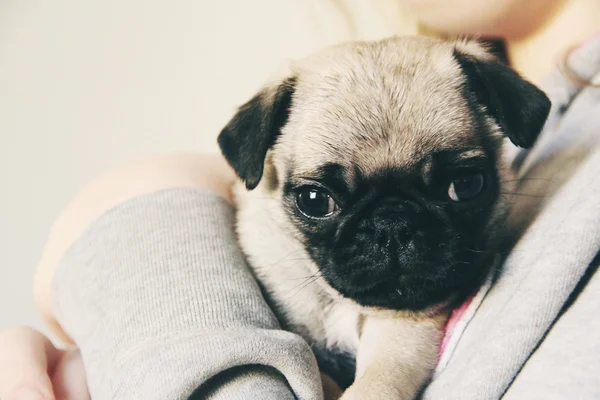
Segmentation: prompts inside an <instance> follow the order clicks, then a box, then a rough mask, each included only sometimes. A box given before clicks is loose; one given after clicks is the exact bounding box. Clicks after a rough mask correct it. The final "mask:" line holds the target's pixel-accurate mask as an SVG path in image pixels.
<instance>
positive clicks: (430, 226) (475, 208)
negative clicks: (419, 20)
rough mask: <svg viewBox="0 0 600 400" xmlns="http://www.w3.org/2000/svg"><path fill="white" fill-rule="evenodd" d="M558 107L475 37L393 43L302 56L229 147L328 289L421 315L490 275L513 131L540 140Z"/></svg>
mask: <svg viewBox="0 0 600 400" xmlns="http://www.w3.org/2000/svg"><path fill="white" fill-rule="evenodd" d="M548 108H549V101H548V99H547V98H546V96H545V95H544V94H543V93H542V92H541V91H539V90H538V89H537V88H535V87H534V86H532V85H530V84H529V83H527V82H525V81H523V80H522V79H521V78H520V77H519V76H517V75H516V74H515V73H514V72H513V71H512V70H510V69H508V68H506V67H504V66H502V65H500V64H499V63H497V62H496V61H495V60H492V59H491V58H490V57H489V56H488V55H487V54H486V53H485V52H484V51H483V50H482V49H481V48H479V47H477V46H476V45H474V44H472V43H443V42H438V41H433V40H431V39H424V38H396V39H389V40H385V41H381V42H363V43H353V44H347V45H342V46H337V47H335V48H331V49H327V50H326V51H324V52H321V53H319V54H316V55H314V56H312V57H309V58H307V59H305V60H301V61H299V62H297V63H295V64H294V65H293V66H292V71H291V72H290V74H289V77H288V78H287V79H286V80H285V81H284V82H282V83H281V84H278V85H273V86H269V87H267V88H266V89H265V90H263V92H261V93H259V94H258V95H257V96H256V97H255V98H254V99H253V100H251V101H250V102H248V103H247V104H245V105H244V106H242V107H241V108H240V111H239V113H238V114H237V115H236V117H234V119H233V120H232V121H231V122H230V123H229V124H228V126H227V127H226V128H225V129H224V130H223V132H222V133H221V135H220V137H219V143H220V145H221V148H222V150H223V153H224V155H225V156H226V158H227V159H228V160H229V162H230V163H231V165H232V166H233V167H234V169H235V170H236V172H237V173H238V175H239V176H240V177H241V178H242V180H244V181H245V183H246V186H247V188H248V189H249V190H256V191H260V192H261V197H262V198H263V199H265V198H269V199H272V200H275V202H274V203H275V204H277V205H278V207H280V211H281V215H285V217H284V218H283V219H284V220H283V221H280V224H281V225H282V226H283V227H284V229H282V234H286V235H293V236H295V237H297V238H299V240H300V242H301V243H302V245H303V246H304V248H305V251H306V252H307V253H308V254H309V255H310V258H311V260H312V262H313V263H314V265H315V266H316V267H317V268H318V269H319V270H320V272H321V274H322V276H323V278H324V279H325V281H326V282H327V284H328V285H330V286H331V287H332V288H333V289H335V290H336V291H338V292H339V293H341V294H342V295H343V296H345V297H348V298H351V299H353V300H354V301H356V302H358V303H359V304H361V305H364V306H374V307H384V308H392V309H413V310H418V309H423V308H426V307H428V306H430V305H433V304H437V303H441V302H444V301H446V300H448V299H450V298H452V297H453V296H454V295H457V294H461V293H464V292H466V291H468V290H472V288H473V285H474V284H475V282H477V280H478V279H479V278H480V277H481V275H482V273H483V272H484V270H485V267H486V265H482V264H481V263H478V262H477V261H476V259H477V258H480V257H479V255H480V254H481V253H482V252H484V251H486V250H488V249H489V248H490V246H491V245H492V243H493V241H494V239H495V238H496V237H497V236H498V232H499V225H501V222H502V221H503V216H504V213H505V211H506V204H505V202H504V196H503V193H504V192H506V191H510V189H509V188H508V187H507V185H508V184H509V183H508V182H506V181H507V180H508V179H507V176H506V170H505V168H503V165H502V162H501V157H500V149H501V145H502V142H503V139H504V137H505V136H508V137H509V138H510V139H511V140H512V141H513V142H514V143H516V144H518V145H520V146H524V147H527V146H529V145H531V144H532V143H533V141H534V140H535V137H536V136H537V134H538V132H539V131H540V130H541V128H542V126H543V123H544V121H545V118H546V115H547V113H548ZM267 153H268V157H267ZM265 158H268V161H267V162H266V168H265ZM259 183H260V185H259ZM271 204H273V203H271ZM283 232H286V233H283ZM250 251H251V250H250Z"/></svg>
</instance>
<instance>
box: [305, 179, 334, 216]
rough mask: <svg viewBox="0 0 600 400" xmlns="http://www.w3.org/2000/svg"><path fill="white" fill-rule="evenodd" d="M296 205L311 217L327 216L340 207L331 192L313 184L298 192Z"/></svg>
mask: <svg viewBox="0 0 600 400" xmlns="http://www.w3.org/2000/svg"><path fill="white" fill-rule="evenodd" d="M296 206H297V207H298V209H299V210H300V212H301V213H302V214H304V215H306V216H307V217H311V218H326V217H329V216H331V215H332V214H333V213H335V212H336V211H337V210H338V209H339V207H338V205H337V204H336V203H335V201H334V200H333V198H332V197H331V195H329V193H327V192H326V191H325V190H323V189H320V188H315V187H311V186H307V187H303V188H300V189H299V190H298V191H297V192H296Z"/></svg>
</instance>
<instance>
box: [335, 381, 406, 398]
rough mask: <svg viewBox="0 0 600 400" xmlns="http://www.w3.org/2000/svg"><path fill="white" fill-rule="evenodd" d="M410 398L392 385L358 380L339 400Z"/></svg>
mask: <svg viewBox="0 0 600 400" xmlns="http://www.w3.org/2000/svg"><path fill="white" fill-rule="evenodd" d="M410 399H411V397H410V396H409V395H407V394H406V393H404V392H403V391H402V390H399V388H397V387H394V385H389V384H385V383H383V382H376V381H369V380H367V379H359V380H358V381H356V382H354V383H353V384H352V386H350V387H349V388H348V390H346V391H345V392H344V394H343V395H342V397H340V400H410Z"/></svg>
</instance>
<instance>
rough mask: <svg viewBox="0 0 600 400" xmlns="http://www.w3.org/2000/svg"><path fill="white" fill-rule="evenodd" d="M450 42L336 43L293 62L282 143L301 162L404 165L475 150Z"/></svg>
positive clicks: (368, 167) (367, 168)
mask: <svg viewBox="0 0 600 400" xmlns="http://www.w3.org/2000/svg"><path fill="white" fill-rule="evenodd" d="M453 50H454V46H453V45H451V44H448V43H443V42H440V43H435V42H434V43H432V42H431V41H430V40H427V41H423V40H420V39H418V38H414V39H410V40H407V39H401V40H399V39H391V40H388V41H383V42H377V43H372V42H364V43H358V44H356V43H354V44H348V45H342V46H338V47H336V48H333V49H329V50H328V51H326V52H324V53H321V54H317V55H315V56H313V57H310V58H308V59H305V60H303V61H301V62H299V63H298V64H296V66H295V73H296V75H297V76H298V85H297V88H296V93H295V97H294V107H293V110H292V114H291V116H290V119H289V122H288V125H287V126H286V127H285V130H286V132H289V134H285V135H283V137H282V144H285V145H286V146H288V147H291V148H290V153H289V154H293V156H294V158H295V159H296V162H295V163H294V164H295V165H297V166H298V167H300V168H303V167H307V168H308V167H310V166H311V165H312V166H316V165H321V164H323V163H325V162H330V163H337V164H340V165H347V166H349V165H348V164H353V165H354V166H358V167H359V168H360V169H361V170H362V172H364V173H367V174H368V173H371V172H374V171H377V170H381V169H385V168H403V167H410V166H413V165H415V164H417V163H419V162H420V161H421V160H422V158H423V157H424V156H425V155H427V154H430V153H432V152H435V151H440V150H451V149H468V148H477V146H478V145H479V143H478V137H477V136H476V135H475V134H474V132H473V131H474V130H473V114H472V111H471V110H470V109H469V107H468V103H467V100H466V98H465V96H464V93H463V91H462V84H463V82H464V76H463V74H462V72H461V70H460V67H459V65H458V64H457V63H456V61H455V60H454V58H453Z"/></svg>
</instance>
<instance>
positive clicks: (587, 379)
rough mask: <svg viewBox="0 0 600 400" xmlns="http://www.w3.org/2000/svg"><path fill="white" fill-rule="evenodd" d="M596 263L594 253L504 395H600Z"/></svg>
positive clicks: (548, 399) (598, 259)
mask: <svg viewBox="0 0 600 400" xmlns="http://www.w3.org/2000/svg"><path fill="white" fill-rule="evenodd" d="M599 264H600V256H596V259H595V260H594V262H593V263H592V264H591V265H590V267H589V268H588V271H587V272H586V275H585V276H584V278H583V279H582V281H581V282H580V284H579V286H580V287H578V288H577V290H576V291H575V292H574V293H573V295H572V298H571V299H570V301H569V302H568V304H567V305H566V306H565V309H564V310H563V311H564V312H563V313H562V315H561V316H560V318H558V320H557V321H556V322H555V324H554V325H553V327H552V329H551V330H550V331H549V332H548V334H547V335H546V337H545V339H544V341H543V342H542V343H541V344H540V346H539V347H538V348H537V349H536V350H535V352H534V353H533V354H532V356H531V357H530V358H529V360H527V363H525V365H524V366H523V368H522V370H521V371H520V373H519V374H518V375H517V377H516V379H515V381H514V382H513V383H512V385H511V386H510V388H509V389H508V391H507V393H506V395H505V396H504V398H505V399H507V400H517V399H519V400H520V399H546V400H554V399H555V400H559V399H575V398H577V399H598V398H600V384H599V376H598V374H599V371H600V334H599V332H600V318H598V316H600V274H598V272H597V271H598V265H599ZM580 290H581V291H580Z"/></svg>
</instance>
